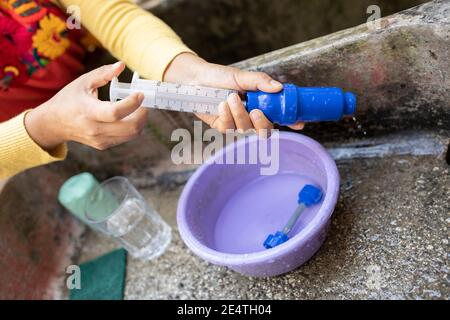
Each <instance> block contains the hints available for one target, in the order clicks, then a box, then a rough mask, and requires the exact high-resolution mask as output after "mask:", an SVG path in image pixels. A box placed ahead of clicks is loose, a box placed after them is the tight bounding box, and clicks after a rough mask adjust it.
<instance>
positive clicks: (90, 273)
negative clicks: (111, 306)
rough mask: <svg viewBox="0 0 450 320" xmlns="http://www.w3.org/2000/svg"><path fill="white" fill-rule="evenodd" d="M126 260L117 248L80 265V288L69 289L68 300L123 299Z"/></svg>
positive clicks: (123, 252) (125, 255) (124, 253)
mask: <svg viewBox="0 0 450 320" xmlns="http://www.w3.org/2000/svg"><path fill="white" fill-rule="evenodd" d="M126 261H127V254H126V251H125V250H124V249H118V250H114V251H112V252H110V253H107V254H105V255H103V256H101V257H99V258H97V259H95V260H92V261H89V262H86V263H83V264H82V265H80V271H81V289H71V290H70V300H123V295H124V289H125V274H126Z"/></svg>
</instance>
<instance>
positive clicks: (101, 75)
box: [84, 61, 125, 89]
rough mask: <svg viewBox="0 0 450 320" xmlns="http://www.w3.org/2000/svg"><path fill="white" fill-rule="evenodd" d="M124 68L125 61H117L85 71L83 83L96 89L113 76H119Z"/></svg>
mask: <svg viewBox="0 0 450 320" xmlns="http://www.w3.org/2000/svg"><path fill="white" fill-rule="evenodd" d="M124 69H125V63H123V62H122V61H118V62H116V63H114V64H109V65H105V66H102V67H100V68H97V69H95V70H92V71H91V72H88V73H86V74H85V75H84V76H85V83H86V85H87V87H88V88H89V89H97V88H100V87H103V86H104V85H106V84H107V83H108V82H110V81H111V80H112V79H113V78H115V77H117V76H119V74H121V73H122V71H123V70H124Z"/></svg>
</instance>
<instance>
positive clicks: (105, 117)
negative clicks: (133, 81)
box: [89, 93, 144, 122]
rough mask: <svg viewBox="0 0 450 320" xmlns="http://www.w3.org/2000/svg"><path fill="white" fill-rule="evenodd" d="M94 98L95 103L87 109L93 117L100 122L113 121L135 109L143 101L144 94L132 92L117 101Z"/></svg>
mask: <svg viewBox="0 0 450 320" xmlns="http://www.w3.org/2000/svg"><path fill="white" fill-rule="evenodd" d="M93 99H94V98H93ZM94 100H95V103H94V104H93V106H92V107H91V108H90V109H89V111H90V112H91V114H92V116H93V118H94V119H95V120H97V121H101V122H115V121H119V120H121V119H123V118H125V117H126V116H128V115H129V114H131V113H133V112H134V111H136V109H138V108H139V107H140V106H141V104H142V101H144V94H142V93H133V94H131V95H129V96H128V97H127V98H125V99H123V100H120V101H117V102H109V101H99V100H96V99H94Z"/></svg>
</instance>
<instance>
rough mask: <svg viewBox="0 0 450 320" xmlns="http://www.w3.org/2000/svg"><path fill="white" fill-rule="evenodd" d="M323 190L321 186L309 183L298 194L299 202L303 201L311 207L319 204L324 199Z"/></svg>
mask: <svg viewBox="0 0 450 320" xmlns="http://www.w3.org/2000/svg"><path fill="white" fill-rule="evenodd" d="M322 196H323V193H322V190H320V189H319V188H317V187H315V186H313V185H311V184H307V185H306V186H304V187H303V189H302V190H301V191H300V193H299V194H298V203H299V204H300V203H303V204H304V205H305V206H307V207H311V206H312V205H314V204H318V203H319V202H320V200H322Z"/></svg>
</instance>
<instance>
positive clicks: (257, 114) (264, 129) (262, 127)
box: [250, 109, 273, 137]
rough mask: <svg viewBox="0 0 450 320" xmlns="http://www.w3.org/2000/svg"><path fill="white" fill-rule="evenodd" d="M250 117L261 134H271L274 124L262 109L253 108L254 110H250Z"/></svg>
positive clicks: (266, 135)
mask: <svg viewBox="0 0 450 320" xmlns="http://www.w3.org/2000/svg"><path fill="white" fill-rule="evenodd" d="M250 119H251V120H252V123H253V126H254V127H255V129H256V131H257V132H258V134H259V135H260V136H264V137H269V136H270V131H271V130H272V129H273V124H272V122H270V121H269V119H267V118H266V116H265V115H264V113H263V112H262V111H261V110H258V109H255V110H252V112H250Z"/></svg>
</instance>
